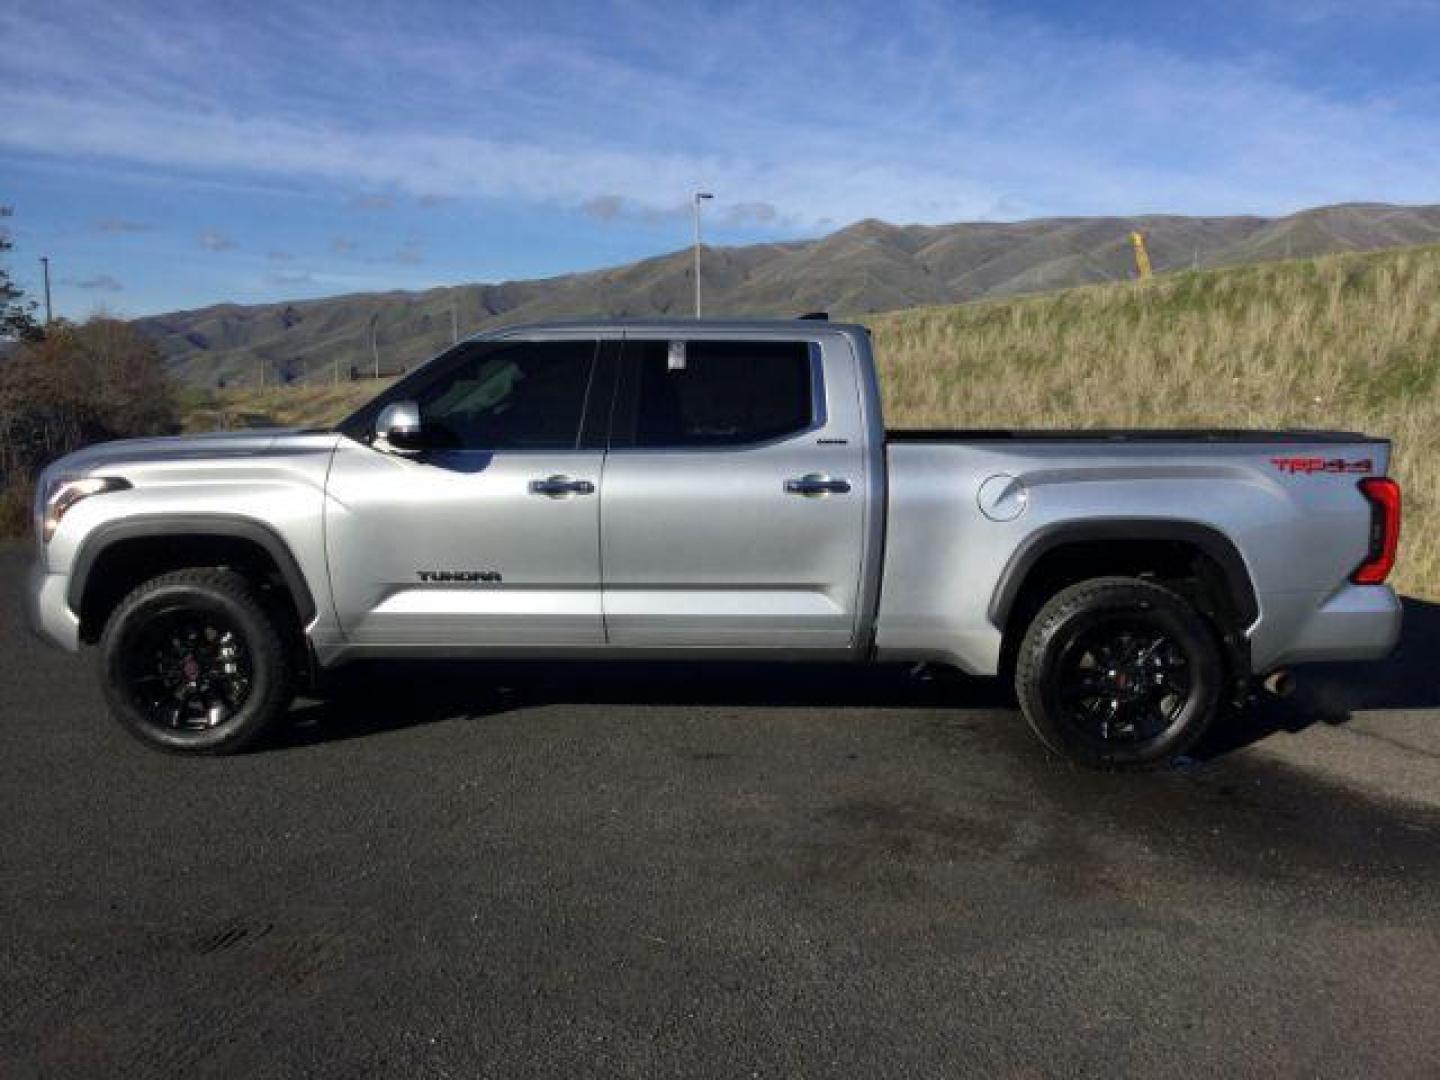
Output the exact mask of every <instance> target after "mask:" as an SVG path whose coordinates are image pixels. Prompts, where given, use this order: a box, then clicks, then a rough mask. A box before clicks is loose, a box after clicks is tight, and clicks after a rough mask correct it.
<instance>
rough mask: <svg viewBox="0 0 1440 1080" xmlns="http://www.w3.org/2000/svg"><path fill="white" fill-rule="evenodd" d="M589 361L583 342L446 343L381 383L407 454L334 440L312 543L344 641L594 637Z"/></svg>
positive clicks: (595, 462) (527, 642)
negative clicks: (432, 357)
mask: <svg viewBox="0 0 1440 1080" xmlns="http://www.w3.org/2000/svg"><path fill="white" fill-rule="evenodd" d="M598 352H599V346H598V343H597V342H596V341H595V340H594V339H593V338H591V339H573V338H572V339H561V340H549V341H513V340H498V341H481V342H473V343H468V344H466V345H462V346H460V347H459V348H458V349H457V350H456V351H455V353H454V354H452V355H450V356H448V357H445V358H442V359H441V360H438V361H436V362H435V363H434V364H432V365H430V367H433V368H435V370H434V371H433V372H430V371H429V368H427V369H422V372H421V375H420V377H419V378H418V379H415V378H413V377H412V380H410V381H407V383H405V384H401V385H400V386H398V387H397V388H396V391H395V394H398V395H399V396H402V397H404V398H406V399H411V400H415V401H416V402H417V403H418V404H419V406H420V416H421V423H422V431H423V433H424V435H423V438H424V444H425V447H426V448H425V449H424V450H423V451H420V452H418V453H413V454H401V453H397V452H394V451H393V450H390V449H386V448H383V446H382V445H378V444H377V445H368V444H365V443H362V442H360V441H354V440H351V439H342V440H341V441H340V445H339V448H338V449H337V450H336V452H335V457H334V461H333V463H332V465H331V469H330V476H329V481H328V483H327V487H326V500H325V534H326V550H327V554H328V557H329V563H330V577H331V585H332V587H333V590H334V595H335V606H336V612H337V615H338V617H339V620H340V625H341V627H342V629H343V631H344V633H345V635H346V637H347V638H348V639H349V640H350V641H352V642H355V643H357V644H376V645H388V646H395V645H414V646H424V647H429V648H433V649H435V650H437V651H452V650H456V649H461V650H463V649H474V648H477V647H478V648H480V649H482V650H484V649H489V648H491V647H495V648H504V647H511V646H572V645H579V646H588V645H599V644H602V643H603V642H604V640H605V634H604V624H603V621H602V618H601V610H600V543H599V537H600V516H599V512H600V479H601V466H602V464H603V457H604V453H603V447H602V445H601V439H600V437H599V433H596V434H595V435H594V436H593V437H591V436H587V434H586V430H585V429H586V427H587V425H586V423H585V420H586V412H587V409H586V403H587V399H588V396H589V394H590V392H591V391H592V390H594V389H595V387H594V384H595V382H596V381H597V378H598V375H597V370H598V368H599V366H600V365H598V364H597V356H598ZM597 393H598V391H597ZM591 442H593V443H595V446H594V448H588V446H587V444H588V443H591Z"/></svg>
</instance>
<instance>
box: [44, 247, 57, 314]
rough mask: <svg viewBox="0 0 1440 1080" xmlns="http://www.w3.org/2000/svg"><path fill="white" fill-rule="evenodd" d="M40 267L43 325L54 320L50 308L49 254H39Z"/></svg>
mask: <svg viewBox="0 0 1440 1080" xmlns="http://www.w3.org/2000/svg"><path fill="white" fill-rule="evenodd" d="M40 267H41V269H42V270H44V272H45V325H46V326H49V325H50V324H51V323H52V322H54V320H55V316H54V315H53V314H52V313H51V310H50V256H49V255H41V256H40Z"/></svg>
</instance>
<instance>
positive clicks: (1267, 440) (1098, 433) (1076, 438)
mask: <svg viewBox="0 0 1440 1080" xmlns="http://www.w3.org/2000/svg"><path fill="white" fill-rule="evenodd" d="M885 441H886V442H889V443H935V442H1112V443H1128V442H1136V443H1171V442H1184V443H1238V444H1244V443H1264V444H1271V443H1296V444H1307V445H1308V444H1315V443H1350V444H1354V443H1386V442H1388V440H1386V439H1380V438H1375V437H1373V436H1370V435H1364V434H1361V433H1360V432H1355V431H1308V430H1304V429H1299V428H1296V429H1290V430H1283V431H1261V430H1247V429H1244V428H1072V429H1055V428H1051V429H1043V428H1037V429H1033V430H1028V429H1024V428H1019V429H1007V428H895V429H890V430H887V431H886V432H885Z"/></svg>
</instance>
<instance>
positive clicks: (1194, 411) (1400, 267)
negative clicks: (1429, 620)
mask: <svg viewBox="0 0 1440 1080" xmlns="http://www.w3.org/2000/svg"><path fill="white" fill-rule="evenodd" d="M868 321H869V323H870V325H871V327H872V328H873V330H874V334H875V351H876V356H877V357H878V359H879V363H880V368H881V374H882V385H883V387H884V392H885V406H886V418H887V421H888V422H889V423H890V424H891V425H892V426H895V427H924V426H934V427H1019V428H1023V427H1282V428H1283V427H1311V428H1345V429H1352V430H1356V431H1364V432H1366V433H1368V434H1373V435H1383V436H1388V437H1390V438H1392V439H1394V441H1395V459H1394V462H1393V468H1392V471H1393V473H1394V474H1395V475H1397V476H1398V477H1399V479H1400V480H1401V482H1402V483H1403V484H1404V485H1405V495H1406V524H1405V537H1404V541H1403V543H1402V545H1401V560H1400V565H1399V568H1398V571H1397V574H1396V579H1395V580H1396V584H1397V586H1398V587H1399V588H1401V589H1402V590H1404V591H1406V592H1408V593H1410V594H1412V595H1417V596H1423V597H1427V598H1430V599H1440V545H1436V544H1435V543H1434V542H1433V540H1432V535H1433V533H1434V529H1435V527H1436V526H1437V525H1440V465H1437V460H1440V459H1437V451H1440V400H1437V398H1436V391H1437V375H1440V248H1414V249H1409V250H1403V251H1392V252H1384V253H1378V254H1363V255H1339V256H1326V257H1323V258H1320V259H1313V260H1303V261H1296V262H1284V263H1267V264H1262V265H1258V266H1249V267H1240V268H1235V269H1228V270H1215V271H1206V272H1200V273H1185V274H1176V275H1170V276H1165V277H1161V278H1156V279H1154V280H1152V281H1151V282H1149V283H1148V284H1146V285H1143V286H1142V285H1138V284H1118V285H1102V286H1095V287H1089V288H1081V289H1071V290H1067V291H1065V292H1060V293H1053V294H1049V295H1044V296H1036V297H1027V298H1022V299H1014V300H998V301H988V302H983V303H976V304H963V305H958V306H954V307H944V308H925V309H918V310H913V311H903V312H897V313H895V314H890V315H880V316H875V317H873V318H871V319H869V320H868ZM379 389H380V384H377V383H374V382H369V381H366V382H361V383H344V384H341V385H339V386H335V387H330V386H321V387H301V388H280V389H274V390H269V391H265V392H263V393H257V392H255V391H243V390H236V391H224V392H221V393H220V394H218V395H216V396H215V397H214V398H212V399H210V400H209V401H208V403H207V407H206V408H205V409H203V410H197V411H194V412H192V413H191V417H190V420H189V422H188V423H187V427H188V428H189V429H190V430H210V429H213V428H215V427H219V426H242V425H243V424H245V423H253V422H255V421H256V420H259V419H264V420H269V421H271V422H276V423H283V424H300V425H307V424H319V423H329V422H333V421H334V420H337V419H339V418H340V417H341V416H343V415H344V414H345V413H347V412H348V411H350V410H351V409H353V408H354V407H355V406H356V405H359V404H360V403H361V402H363V401H365V400H366V399H367V398H369V397H370V396H371V395H372V394H375V393H378V392H379Z"/></svg>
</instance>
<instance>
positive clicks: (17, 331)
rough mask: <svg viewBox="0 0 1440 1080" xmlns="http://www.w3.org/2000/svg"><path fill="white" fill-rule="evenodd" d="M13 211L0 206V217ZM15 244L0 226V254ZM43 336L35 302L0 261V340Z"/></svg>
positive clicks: (7, 215) (35, 338)
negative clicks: (26, 296)
mask: <svg viewBox="0 0 1440 1080" xmlns="http://www.w3.org/2000/svg"><path fill="white" fill-rule="evenodd" d="M13 212H14V211H12V210H11V209H10V207H8V206H0V218H7V217H9V216H10V215H11V214H12V213H13ZM14 246H15V245H14V244H13V243H11V241H10V234H9V233H7V232H6V231H5V229H4V228H3V227H0V255H3V254H5V252H7V251H9V250H10V249H11V248H13V247H14ZM44 336H45V331H44V328H43V327H42V326H41V325H40V324H39V323H38V322H36V321H35V302H34V301H33V300H26V299H25V293H24V292H23V291H22V290H21V289H20V287H19V286H18V285H16V284H15V282H14V281H13V280H11V278H10V271H9V270H8V269H6V267H5V266H4V264H3V263H0V342H3V341H14V340H15V339H17V338H18V339H19V340H21V341H38V340H40V338H42V337H44Z"/></svg>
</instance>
